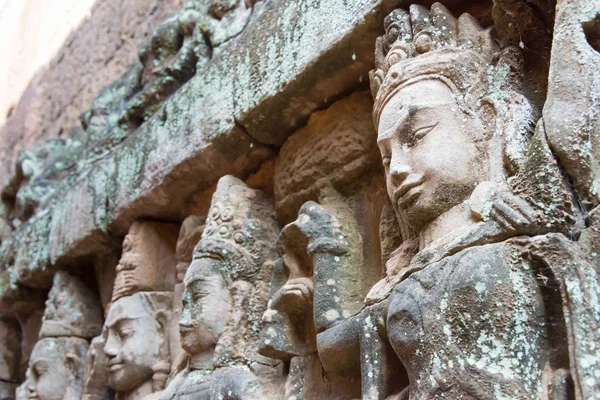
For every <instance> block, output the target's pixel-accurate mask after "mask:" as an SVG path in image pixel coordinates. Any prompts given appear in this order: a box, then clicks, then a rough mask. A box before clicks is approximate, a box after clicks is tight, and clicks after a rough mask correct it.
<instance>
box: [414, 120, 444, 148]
mask: <svg viewBox="0 0 600 400" xmlns="http://www.w3.org/2000/svg"><path fill="white" fill-rule="evenodd" d="M437 124H438V123H437V122H436V123H435V124H433V125H429V126H424V127H422V128H419V129H417V130H416V131H415V133H414V134H413V143H416V142H418V141H419V140H421V139H423V138H424V137H425V136H427V134H428V133H429V132H431V131H432V130H433V128H435V127H436V126H437Z"/></svg>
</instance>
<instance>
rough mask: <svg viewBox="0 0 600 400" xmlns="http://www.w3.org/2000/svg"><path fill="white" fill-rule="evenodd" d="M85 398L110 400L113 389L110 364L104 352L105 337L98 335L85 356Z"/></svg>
mask: <svg viewBox="0 0 600 400" xmlns="http://www.w3.org/2000/svg"><path fill="white" fill-rule="evenodd" d="M84 377H85V380H84V384H83V395H82V397H81V398H82V399H83V400H110V399H113V398H114V392H113V390H112V389H111V388H110V387H109V386H108V364H107V361H106V354H104V337H103V336H102V335H100V336H96V337H95V338H93V339H92V341H91V342H90V347H89V348H88V352H87V355H86V358H85V374H84Z"/></svg>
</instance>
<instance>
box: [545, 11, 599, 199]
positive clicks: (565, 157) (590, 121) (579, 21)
mask: <svg viewBox="0 0 600 400" xmlns="http://www.w3.org/2000/svg"><path fill="white" fill-rule="evenodd" d="M598 18H600V2H598V1H559V2H558V5H557V13H556V23H555V29H554V39H553V40H554V41H553V45H552V58H551V63H550V75H549V85H548V101H547V102H546V104H545V105H544V112H543V124H544V128H545V130H546V135H548V141H549V143H550V146H551V147H552V150H553V151H554V152H555V154H556V155H557V157H558V159H559V160H560V163H561V165H562V166H563V168H565V170H566V171H567V173H568V174H569V177H570V179H571V180H572V181H573V184H574V185H575V187H576V188H577V192H578V194H579V196H580V201H581V202H582V205H583V206H584V207H585V209H586V210H588V211H589V210H591V209H592V208H594V207H596V206H597V205H598V204H599V203H600V116H599V115H598V112H599V111H598V110H599V109H600V106H599V104H600V47H599V46H598V42H597V37H598V30H599V29H600V28H599V22H598Z"/></svg>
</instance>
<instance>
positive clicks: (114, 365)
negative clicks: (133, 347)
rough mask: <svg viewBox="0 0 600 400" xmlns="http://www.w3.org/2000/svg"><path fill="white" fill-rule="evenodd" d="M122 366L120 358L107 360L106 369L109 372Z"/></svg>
mask: <svg viewBox="0 0 600 400" xmlns="http://www.w3.org/2000/svg"><path fill="white" fill-rule="evenodd" d="M123 366H124V364H123V362H122V361H120V360H116V361H115V360H114V359H113V360H110V361H109V362H108V369H109V371H110V372H115V371H118V370H119V369H121V368H122V367H123Z"/></svg>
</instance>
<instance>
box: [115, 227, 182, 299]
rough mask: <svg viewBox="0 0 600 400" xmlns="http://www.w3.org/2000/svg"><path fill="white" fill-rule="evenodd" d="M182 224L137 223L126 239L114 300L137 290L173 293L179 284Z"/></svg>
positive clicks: (118, 267) (118, 270)
mask: <svg viewBox="0 0 600 400" xmlns="http://www.w3.org/2000/svg"><path fill="white" fill-rule="evenodd" d="M178 230H179V227H178V226H177V225H175V224H168V223H160V222H150V221H146V222H138V221H136V222H134V223H133V225H131V228H130V229H129V232H128V234H127V236H126V237H125V240H124V241H123V254H122V255H121V260H120V261H119V265H117V276H116V278H115V283H114V287H113V294H112V301H113V302H114V301H116V300H118V299H120V298H121V297H125V296H130V295H132V294H135V293H137V292H145V291H151V292H152V291H158V292H165V291H166V292H171V291H173V287H174V286H175V266H176V264H177V262H176V260H175V245H176V242H177V233H178Z"/></svg>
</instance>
